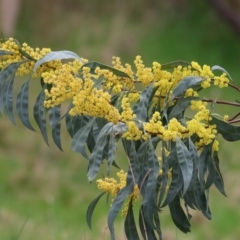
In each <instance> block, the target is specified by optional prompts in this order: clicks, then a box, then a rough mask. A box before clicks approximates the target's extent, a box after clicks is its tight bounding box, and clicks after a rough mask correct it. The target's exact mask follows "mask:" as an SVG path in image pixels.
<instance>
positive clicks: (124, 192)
mask: <svg viewBox="0 0 240 240" xmlns="http://www.w3.org/2000/svg"><path fill="white" fill-rule="evenodd" d="M132 192H133V183H129V184H127V185H126V187H124V188H122V189H121V190H120V191H119V192H118V194H117V196H116V197H115V199H114V201H113V203H112V206H111V208H110V211H109V213H108V228H109V231H110V233H111V240H115V231H114V225H113V223H114V220H115V218H116V216H117V214H118V212H119V211H120V209H121V207H122V205H123V203H124V200H125V199H126V198H127V197H128V196H129V195H130V194H131V193H132Z"/></svg>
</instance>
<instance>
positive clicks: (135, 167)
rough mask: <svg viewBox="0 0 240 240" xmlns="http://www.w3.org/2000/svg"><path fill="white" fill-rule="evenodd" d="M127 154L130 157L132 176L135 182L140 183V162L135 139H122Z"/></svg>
mask: <svg viewBox="0 0 240 240" xmlns="http://www.w3.org/2000/svg"><path fill="white" fill-rule="evenodd" d="M122 142H123V145H124V149H125V152H126V155H127V156H128V158H129V162H130V168H131V171H132V178H134V181H135V183H138V181H139V178H140V164H139V159H138V157H137V153H136V147H135V142H134V141H133V140H126V139H122Z"/></svg>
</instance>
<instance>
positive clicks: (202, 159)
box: [199, 145, 210, 189]
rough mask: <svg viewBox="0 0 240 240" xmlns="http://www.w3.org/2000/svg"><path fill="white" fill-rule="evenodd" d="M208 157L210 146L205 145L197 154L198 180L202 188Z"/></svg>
mask: <svg viewBox="0 0 240 240" xmlns="http://www.w3.org/2000/svg"><path fill="white" fill-rule="evenodd" d="M209 158H210V146H209V145H206V146H204V147H203V150H202V152H201V154H200V156H199V182H200V186H201V188H202V189H204V184H205V175H206V171H207V164H208V161H209Z"/></svg>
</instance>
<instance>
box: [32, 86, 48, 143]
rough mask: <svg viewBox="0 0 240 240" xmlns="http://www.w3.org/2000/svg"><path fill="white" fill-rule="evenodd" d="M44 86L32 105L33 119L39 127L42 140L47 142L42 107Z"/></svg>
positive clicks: (44, 115)
mask: <svg viewBox="0 0 240 240" xmlns="http://www.w3.org/2000/svg"><path fill="white" fill-rule="evenodd" d="M44 90H45V87H44V88H43V89H42V91H41V92H40V94H39V95H38V97H37V99H36V102H35V104H34V107H33V116H34V119H35V121H36V123H37V125H38V127H39V129H40V132H41V134H42V136H43V139H44V141H45V142H46V143H47V144H48V135H47V125H46V112H45V108H44V105H43V103H44V100H45V93H44Z"/></svg>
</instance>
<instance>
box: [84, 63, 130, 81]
mask: <svg viewBox="0 0 240 240" xmlns="http://www.w3.org/2000/svg"><path fill="white" fill-rule="evenodd" d="M84 67H89V68H90V73H92V74H94V73H95V69H96V68H97V67H99V68H101V69H106V70H109V71H111V72H112V73H113V74H115V75H116V76H118V77H123V78H130V77H129V76H128V75H127V74H126V73H125V72H122V71H120V70H118V69H116V68H113V67H110V66H107V65H104V64H102V63H99V62H88V63H85V64H84V65H83V66H82V67H81V69H82V68H84Z"/></svg>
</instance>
